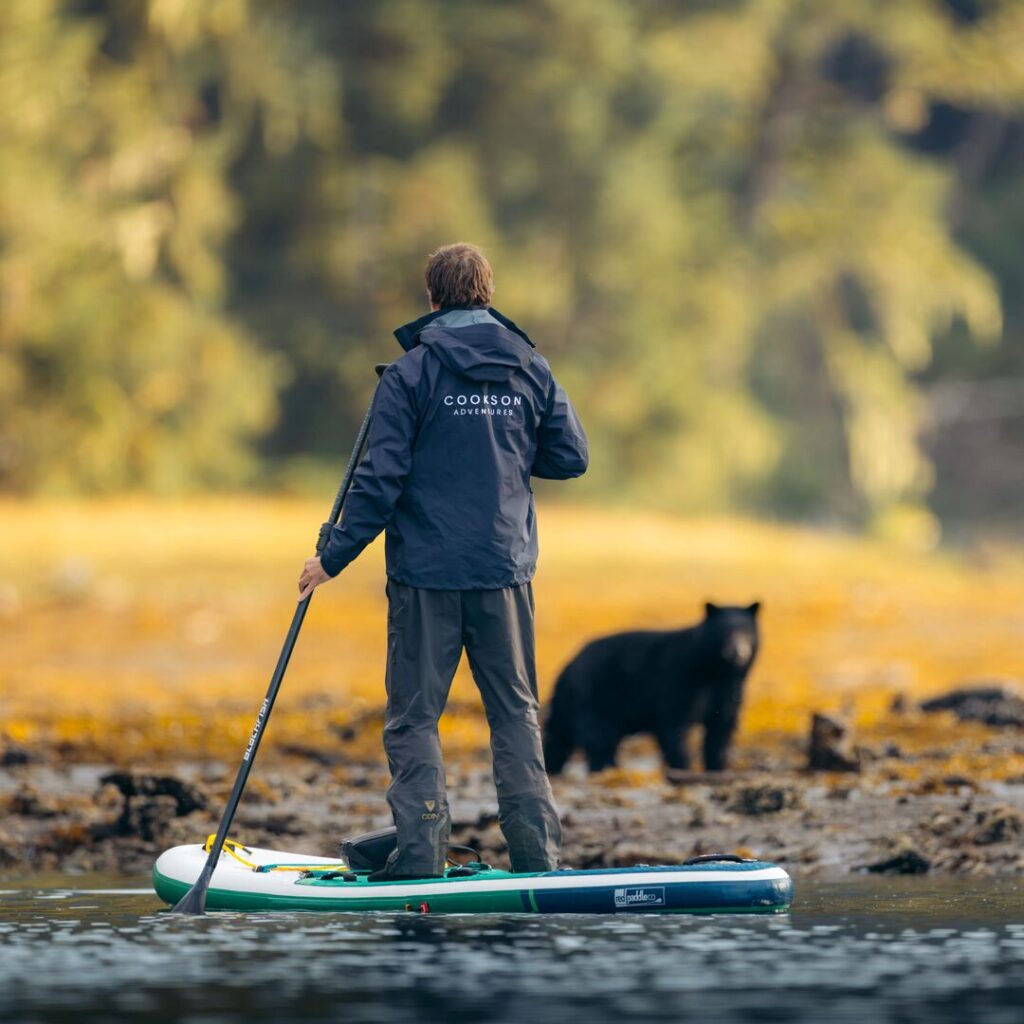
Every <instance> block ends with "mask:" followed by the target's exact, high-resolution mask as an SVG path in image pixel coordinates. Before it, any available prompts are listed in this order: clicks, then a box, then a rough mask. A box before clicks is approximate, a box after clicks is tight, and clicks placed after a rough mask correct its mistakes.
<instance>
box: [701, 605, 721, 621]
mask: <svg viewBox="0 0 1024 1024" xmlns="http://www.w3.org/2000/svg"><path fill="white" fill-rule="evenodd" d="M721 610H722V609H721V608H719V607H718V605H717V604H712V602H711V601H705V602H704V617H705V618H706V619H710V618H711V616H712V615H717V614H718V613H719V612H720V611H721Z"/></svg>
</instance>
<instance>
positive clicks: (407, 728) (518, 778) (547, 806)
mask: <svg viewBox="0 0 1024 1024" xmlns="http://www.w3.org/2000/svg"><path fill="white" fill-rule="evenodd" d="M387 593H388V661H387V675H386V682H387V693H388V703H387V712H386V715H385V721H384V749H385V751H386V753H387V756H388V765H389V767H390V768H391V785H390V786H389V787H388V794H387V796H388V804H389V805H390V806H391V811H392V813H393V815H394V818H395V825H396V827H397V829H398V847H397V849H396V850H395V852H394V853H392V855H391V858H390V859H389V862H388V868H389V870H390V871H391V872H392V873H393V874H402V875H429V874H441V873H442V872H443V870H444V860H445V854H446V851H447V845H448V837H449V834H450V832H451V819H450V817H449V812H448V796H447V790H446V782H445V774H444V764H443V763H442V760H441V743H440V739H439V737H438V733H437V723H438V720H439V719H440V717H441V713H442V712H443V711H444V706H445V704H446V702H447V700H448V691H449V689H450V688H451V684H452V678H453V677H454V675H455V670H456V668H457V667H458V664H459V659H460V658H461V657H462V649H463V647H465V649H466V653H467V654H468V656H469V665H470V668H471V669H472V672H473V678H474V680H475V681H476V685H477V687H478V688H479V690H480V694H481V696H482V697H483V702H484V710H485V711H486V713H487V721H488V723H489V724H490V729H491V753H492V755H493V762H494V782H495V787H496V788H497V792H498V822H499V824H500V826H501V830H502V832H503V833H504V836H505V840H506V842H507V843H508V850H509V857H510V859H511V862H512V870H513V871H550V870H553V869H554V868H555V867H557V865H558V854H559V848H560V846H561V841H562V831H561V826H560V825H559V822H558V812H557V811H556V810H555V804H554V800H553V798H552V795H551V786H550V784H549V782H548V777H547V774H546V773H545V771H544V754H543V750H542V748H541V737H540V728H539V726H538V723H537V709H538V704H537V673H536V666H535V663H534V633H533V589H532V587H531V586H530V584H529V583H525V584H523V585H522V586H518V587H506V588H504V589H502V590H421V589H419V588H417V587H407V586H404V585H403V584H400V583H396V582H395V581H394V580H389V581H388V586H387Z"/></svg>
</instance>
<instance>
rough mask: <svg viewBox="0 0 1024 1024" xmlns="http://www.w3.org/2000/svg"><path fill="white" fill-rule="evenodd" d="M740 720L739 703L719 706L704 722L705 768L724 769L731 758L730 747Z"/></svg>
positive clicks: (710, 769) (711, 770) (712, 770)
mask: <svg viewBox="0 0 1024 1024" xmlns="http://www.w3.org/2000/svg"><path fill="white" fill-rule="evenodd" d="M738 720H739V705H738V704H737V705H735V706H733V707H725V708H719V709H717V710H716V712H715V713H713V714H710V715H708V717H707V719H706V720H705V722H704V770H705V771H708V772H720V771H724V770H725V768H726V765H727V763H728V759H729V747H730V745H731V744H732V736H733V733H734V732H735V731H736V723H737V722H738Z"/></svg>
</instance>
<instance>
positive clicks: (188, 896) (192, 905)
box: [171, 363, 387, 914]
mask: <svg viewBox="0 0 1024 1024" xmlns="http://www.w3.org/2000/svg"><path fill="white" fill-rule="evenodd" d="M386 369H387V363H380V364H379V365H378V366H377V367H376V370H377V376H378V377H380V376H381V375H382V374H383V373H384V371H385V370H386ZM372 413H373V402H372V401H371V402H370V406H369V408H368V409H367V410H366V415H365V416H364V417H363V423H362V426H360V428H359V433H358V434H357V435H356V443H355V446H354V447H353V448H352V455H351V457H350V458H349V460H348V466H347V467H346V468H345V475H344V477H343V478H342V481H341V486H340V487H339V488H338V494H337V496H336V497H335V499H334V504H333V505H332V506H331V515H330V518H329V519H328V520H327V523H325V524H324V525H325V528H322V529H321V530H320V536H319V539H318V540H317V545H316V548H317V554H321V553H322V552H323V549H324V545H325V544H326V542H327V536H328V534H329V532H330V530H329V527H330V526H333V525H334V524H335V523H337V522H338V518H339V517H340V515H341V509H342V506H343V505H344V504H345V497H346V495H347V494H348V491H349V488H350V487H351V486H352V477H353V476H354V475H355V471H356V466H358V465H359V458H360V456H361V455H362V451H363V445H364V444H365V443H366V435H367V434H368V433H369V430H370V417H371V415H372ZM312 597H313V594H312V593H310V594H308V595H307V596H306V597H304V598H303V599H302V600H301V601H299V603H298V605H297V606H296V608H295V614H294V615H293V616H292V624H291V626H289V627H288V635H287V636H286V637H285V638H284V645H283V646H282V647H281V653H280V655H278V658H277V665H276V666H275V668H274V674H273V675H272V676H271V677H270V686H269V687H268V688H267V695H266V697H264V698H263V703H262V704H261V705H260V710H259V712H258V713H257V715H256V723H255V725H253V727H252V732H251V733H250V734H249V742H248V744H247V745H246V748H245V753H244V754H243V755H242V763H241V765H240V766H239V768H238V775H237V776H236V777H235V785H234V787H233V788H232V790H231V796H230V797H228V804H227V807H225V808H224V816H223V817H222V818H221V820H220V826H219V827H218V829H217V835H216V837H215V839H214V840H213V845H212V846H211V847H210V854H209V856H208V857H207V858H206V863H205V864H204V865H203V870H202V872H201V873H200V875H199V878H198V879H197V880H196V883H195V885H193V886H192V888H191V889H189V891H188V892H187V893H185V895H184V896H182V898H181V899H180V900H178V902H177V903H176V904H175V905H174V908H173V910H172V911H171V912H172V913H174V914H202V913H203V911H204V910H205V907H206V890H207V889H208V888H209V886H210V879H211V878H212V877H213V871H214V868H215V867H216V866H217V861H218V860H219V859H220V853H221V850H222V849H223V848H224V840H225V839H226V838H227V834H228V830H229V829H230V828H231V822H232V821H233V820H234V817H235V811H237V810H238V804H239V801H240V800H241V799H242V791H243V790H244V789H245V784H246V782H247V781H248V779H249V772H250V771H251V770H252V763H253V761H254V760H255V759H256V751H257V750H259V746H260V740H262V739H263V732H264V730H265V729H266V727H267V721H268V719H269V718H270V712H271V711H272V710H273V708H274V701H275V700H276V699H277V691H278V690H280V689H281V680H282V679H284V674H285V671H286V670H287V668H288V662H289V661H290V660H291V656H292V651H293V650H294V649H295V641H296V640H298V638H299V630H300V629H302V621H303V619H305V617H306V610H307V609H308V608H309V602H310V600H312Z"/></svg>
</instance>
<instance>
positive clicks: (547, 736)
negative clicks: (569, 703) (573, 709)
mask: <svg viewBox="0 0 1024 1024" xmlns="http://www.w3.org/2000/svg"><path fill="white" fill-rule="evenodd" d="M567 718H568V713H567V712H566V710H565V709H564V708H562V707H561V706H560V705H559V704H558V703H555V702H552V705H551V708H550V710H549V712H548V720H547V722H545V723H544V767H545V769H546V770H547V773H548V774H549V775H558V774H560V773H561V771H562V769H563V768H564V767H565V763H566V761H568V760H569V758H570V757H572V751H573V741H572V722H570V721H567Z"/></svg>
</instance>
